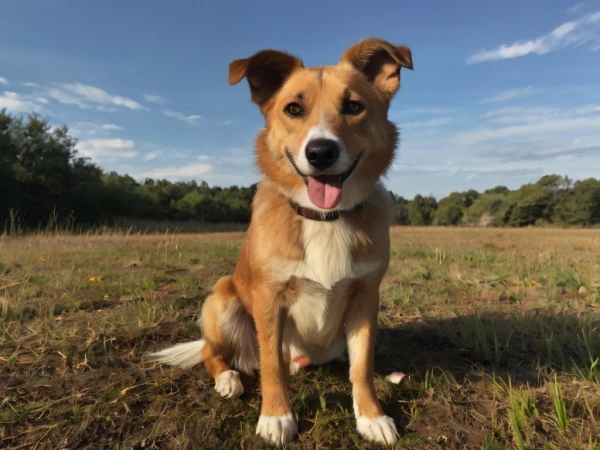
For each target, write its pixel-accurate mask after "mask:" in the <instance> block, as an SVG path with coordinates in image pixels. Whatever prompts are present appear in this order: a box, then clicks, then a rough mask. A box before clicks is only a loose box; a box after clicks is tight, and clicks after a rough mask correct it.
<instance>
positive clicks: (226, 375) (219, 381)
mask: <svg viewBox="0 0 600 450" xmlns="http://www.w3.org/2000/svg"><path fill="white" fill-rule="evenodd" d="M215 390H216V391H217V392H218V393H219V394H221V397H224V398H237V397H239V396H240V395H242V394H243V393H244V386H243V385H242V382H241V381H240V374H239V373H238V372H236V371H235V370H226V371H225V372H222V373H220V374H219V375H218V376H217V378H215Z"/></svg>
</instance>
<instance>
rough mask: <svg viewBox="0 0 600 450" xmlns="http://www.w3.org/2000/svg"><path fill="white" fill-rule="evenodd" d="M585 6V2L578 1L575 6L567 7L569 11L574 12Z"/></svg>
mask: <svg viewBox="0 0 600 450" xmlns="http://www.w3.org/2000/svg"><path fill="white" fill-rule="evenodd" d="M584 6H585V2H581V3H577V4H576V5H575V6H571V7H570V8H567V13H569V14H574V13H576V12H577V11H579V10H580V9H581V8H583V7H584Z"/></svg>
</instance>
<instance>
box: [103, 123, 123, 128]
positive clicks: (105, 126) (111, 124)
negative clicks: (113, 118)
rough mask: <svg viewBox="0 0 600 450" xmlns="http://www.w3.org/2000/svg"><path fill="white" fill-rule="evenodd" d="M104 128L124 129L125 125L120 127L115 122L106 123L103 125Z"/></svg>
mask: <svg viewBox="0 0 600 450" xmlns="http://www.w3.org/2000/svg"><path fill="white" fill-rule="evenodd" d="M102 129H103V130H122V129H123V127H120V126H119V125H116V124H114V123H105V124H104V125H102Z"/></svg>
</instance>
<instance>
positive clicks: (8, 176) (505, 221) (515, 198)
mask: <svg viewBox="0 0 600 450" xmlns="http://www.w3.org/2000/svg"><path fill="white" fill-rule="evenodd" d="M76 143H77V141H76V140H75V139H74V138H73V137H72V136H70V135H69V131H68V129H67V127H66V126H63V127H61V128H52V127H51V126H50V125H49V123H48V122H47V121H46V120H45V119H43V118H41V117H40V116H39V115H37V114H32V115H28V116H27V117H17V116H13V115H9V114H7V113H6V111H0V194H1V195H0V224H5V226H4V229H5V231H6V230H9V229H10V227H9V224H12V223H14V222H15V221H18V222H19V224H21V225H22V226H25V227H27V228H36V227H43V226H44V225H45V224H46V223H47V222H48V221H49V220H54V221H56V222H60V221H62V222H69V221H70V222H71V223H78V224H82V225H90V226H91V225H98V224H103V225H108V226H110V225H111V224H112V223H113V221H114V220H115V219H116V218H120V217H127V218H140V219H153V220H158V221H160V220H165V219H170V220H197V221H201V222H207V223H239V224H246V223H248V222H249V220H250V203H251V201H252V198H253V195H254V192H255V191H256V185H252V186H249V187H239V186H231V187H227V188H221V187H214V186H213V187H210V186H209V185H208V184H207V183H206V182H201V183H199V184H198V183H197V182H196V181H188V182H171V181H168V180H154V179H150V178H148V179H145V180H143V181H141V182H138V181H136V180H135V179H133V178H132V177H131V176H129V175H120V174H117V173H116V172H105V171H103V170H102V169H101V168H100V167H98V166H97V165H96V164H94V163H93V162H92V161H90V160H89V159H88V158H84V157H81V156H80V155H78V153H77V151H76ZM390 195H392V197H393V198H394V200H395V203H396V206H397V211H396V215H395V218H396V223H397V224H399V225H418V226H423V225H440V226H450V225H476V226H510V227H520V226H528V225H545V224H558V225H569V226H593V225H597V224H600V181H598V180H596V179H594V178H589V179H586V180H581V181H577V182H575V183H573V182H572V181H571V180H570V179H569V178H568V177H563V176H559V175H546V176H544V177H542V178H541V179H540V180H538V181H537V182H536V183H530V184H526V185H524V186H522V187H520V188H519V189H517V190H514V191H511V190H510V189H508V188H507V187H504V186H498V187H495V188H493V189H489V190H487V191H485V192H483V193H480V192H477V191H475V190H469V191H466V192H453V193H451V194H450V195H448V196H447V197H444V198H442V199H440V200H439V201H438V200H436V199H435V198H434V197H433V196H422V195H417V196H415V197H414V198H413V199H412V200H408V199H405V198H403V197H401V196H398V195H396V194H394V193H392V192H390Z"/></svg>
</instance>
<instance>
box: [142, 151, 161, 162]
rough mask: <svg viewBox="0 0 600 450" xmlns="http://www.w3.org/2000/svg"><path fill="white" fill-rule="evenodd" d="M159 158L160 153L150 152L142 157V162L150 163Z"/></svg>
mask: <svg viewBox="0 0 600 450" xmlns="http://www.w3.org/2000/svg"><path fill="white" fill-rule="evenodd" d="M159 156H160V152H150V153H146V154H145V155H144V161H152V160H154V159H156V158H158V157H159Z"/></svg>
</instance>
